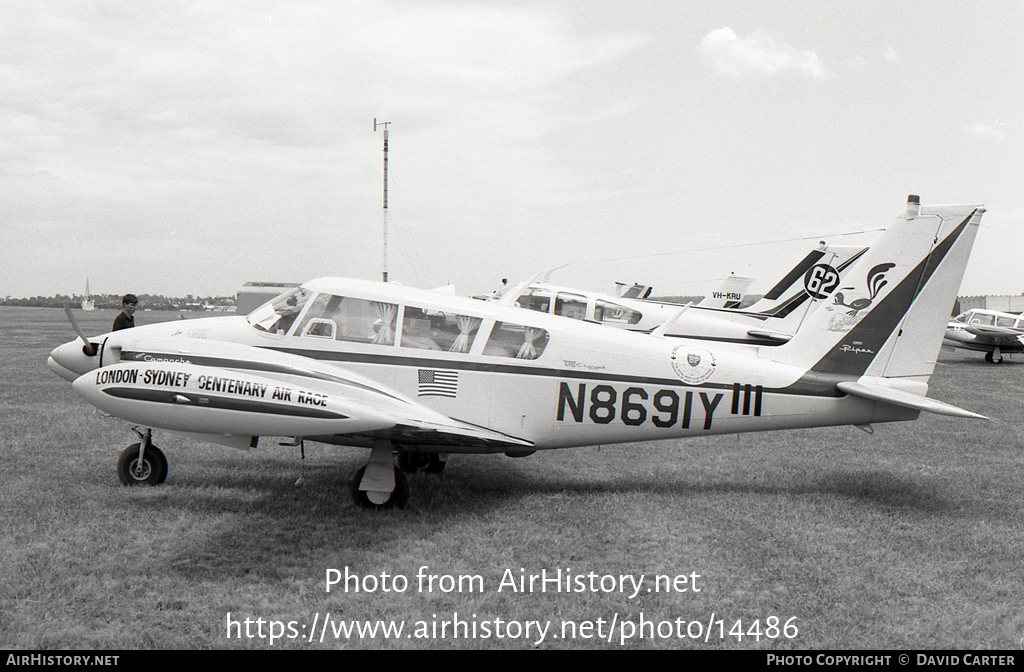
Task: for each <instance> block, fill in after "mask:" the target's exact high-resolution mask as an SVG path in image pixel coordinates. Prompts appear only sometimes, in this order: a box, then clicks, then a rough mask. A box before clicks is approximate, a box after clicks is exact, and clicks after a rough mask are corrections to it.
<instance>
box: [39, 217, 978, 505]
mask: <svg viewBox="0 0 1024 672" xmlns="http://www.w3.org/2000/svg"><path fill="white" fill-rule="evenodd" d="M983 212H984V210H983V208H981V207H980V206H976V205H957V206H934V207H925V208H921V207H920V206H919V204H918V203H917V199H916V197H913V198H912V201H911V202H910V203H909V204H908V208H907V212H906V214H905V215H903V216H901V217H899V218H897V220H896V223H895V224H894V225H893V226H892V227H891V228H890V229H889V230H888V231H887V232H886V233H885V234H883V238H882V240H880V241H879V242H878V244H876V245H874V246H872V247H871V249H870V250H869V251H868V252H867V253H866V254H865V255H864V257H863V258H862V259H861V264H860V268H861V269H862V270H861V271H859V272H857V273H856V274H851V275H850V276H848V277H847V279H845V280H844V283H845V284H846V285H849V287H848V288H847V289H846V291H845V296H846V301H844V303H846V304H848V305H839V304H835V303H833V304H831V305H827V306H824V307H822V308H820V309H818V310H817V311H815V312H814V313H813V314H812V315H811V316H809V317H808V318H807V320H806V321H805V323H804V324H803V325H802V326H801V328H800V330H799V331H798V332H797V333H796V335H795V336H794V337H793V338H792V339H791V340H789V341H788V342H787V343H784V344H782V345H778V346H775V347H760V346H753V345H747V344H739V343H725V342H709V341H696V340H690V339H685V338H668V337H665V335H664V333H659V332H658V330H657V329H655V330H654V331H653V332H652V333H650V334H646V333H635V332H630V331H625V330H620V329H609V328H607V327H605V326H602V325H597V324H588V323H586V322H580V321H576V320H567V319H565V318H563V317H558V316H555V315H546V314H542V313H537V312H535V311H531V310H524V309H522V308H516V307H513V306H505V305H501V304H497V303H490V302H485V301H479V300H475V299H471V298H463V297H456V296H446V295H440V294H437V293H434V292H430V291H425V290H417V289H411V288H408V287H402V286H400V285H395V284H385V283H378V282H368V281H362V280H345V279H338V278H324V279H320V280H314V281H311V282H308V283H306V284H304V285H302V286H300V287H299V288H298V289H296V290H295V291H294V292H292V293H290V294H285V295H282V296H280V297H278V298H277V299H275V300H273V301H271V302H269V303H266V304H264V305H263V306H262V307H260V308H258V309H256V310H255V311H254V312H252V313H251V314H249V315H248V316H247V317H219V318H207V319H198V320H191V321H188V322H184V323H183V322H166V323H162V324H153V325H148V326H144V327H136V328H134V329H128V330H123V331H118V332H113V333H110V334H106V335H103V336H99V337H94V338H91V339H87V338H86V337H85V336H84V335H82V334H81V333H80V336H81V338H82V340H83V341H85V342H86V344H85V346H84V347H83V344H82V343H80V342H78V341H72V342H70V343H66V344H64V345H62V346H60V347H58V348H56V349H55V350H54V351H53V352H52V353H51V357H50V359H49V361H48V362H47V364H48V366H49V367H50V368H51V369H52V370H53V371H55V372H56V373H57V374H59V375H61V376H62V377H64V378H66V379H67V380H69V381H73V387H74V390H75V392H77V393H78V394H79V395H80V396H82V398H84V399H85V400H86V401H88V402H89V403H91V404H92V405H94V406H96V407H97V408H99V409H101V410H103V411H105V412H106V413H109V414H111V415H113V416H116V417H119V418H122V419H124V420H127V421H128V422H129V423H132V424H133V425H135V426H136V427H135V432H136V433H137V434H138V435H139V436H140V437H141V439H142V440H141V442H140V443H138V444H135V445H133V446H130V447H129V448H128V449H127V450H125V451H124V453H123V454H122V455H121V459H120V460H119V463H118V471H119V475H120V477H121V480H122V481H123V482H124V483H126V484H137V483H146V484H156V483H160V482H161V481H163V480H164V478H165V476H166V475H167V462H166V459H165V458H164V456H163V454H162V453H161V452H160V451H159V450H158V449H157V448H156V447H155V446H154V445H153V443H152V430H153V429H163V430H168V431H171V432H177V433H182V434H186V435H189V436H193V437H197V438H200V439H203V440H206V441H210V442H213V443H220V444H225V445H229V446H235V447H239V448H250V447H256V446H257V443H258V441H259V439H260V437H268V436H277V437H289V438H292V439H294V443H295V444H301V441H303V440H305V441H320V442H325V443H330V444H336V445H345V446H357V447H362V448H368V449H369V450H370V455H369V459H368V462H367V464H366V466H365V467H363V468H361V469H360V470H359V471H357V472H356V474H355V476H354V477H353V480H352V490H353V496H354V497H355V499H356V501H358V502H359V503H361V504H362V505H364V506H367V507H389V506H394V505H398V506H403V505H404V504H405V503H406V501H407V500H408V497H409V487H408V482H407V480H406V477H405V475H404V474H403V469H404V470H415V469H427V470H433V471H438V470H440V469H441V468H442V467H443V466H444V464H445V460H446V459H447V456H448V455H449V454H452V453H505V454H507V455H510V456H522V455H526V454H529V453H531V452H534V451H537V450H546V449H553V448H568V447H571V446H585V445H593V444H608V443H617V442H636V441H649V440H654V439H670V438H681V437H688V436H694V435H708V434H733V433H738V432H755V431H763V430H775V429H788V428H796V427H819V426H829V425H857V426H860V427H863V428H867V427H869V426H870V425H871V424H872V423H877V422H891V421H897V420H912V419H915V418H917V416H918V414H919V412H920V411H922V410H924V411H930V412H933V413H939V414H944V415H953V416H959V417H976V418H981V417H983V416H980V415H977V414H975V413H972V412H970V411H966V410H962V409H959V408H957V407H955V406H951V405H949V404H945V403H943V402H940V401H936V400H933V399H929V398H928V397H927V396H926V393H927V390H928V378H929V376H930V374H931V373H932V369H933V368H934V365H935V358H936V355H937V353H938V350H939V347H940V345H941V342H942V334H943V331H944V329H945V325H946V320H947V315H948V313H949V306H951V305H952V304H953V301H954V299H955V297H956V292H957V289H958V287H959V285H960V280H961V277H962V275H963V271H964V267H965V266H966V264H967V259H968V256H969V253H970V249H971V246H972V244H973V241H974V237H975V234H976V233H977V229H978V223H979V221H980V219H981V216H982V213H983ZM849 305H854V306H856V307H855V308H850V307H849ZM69 314H70V311H69ZM76 328H77V327H76ZM79 332H80V330H79ZM396 456H397V463H398V465H397V466H396V465H395V460H396Z"/></svg>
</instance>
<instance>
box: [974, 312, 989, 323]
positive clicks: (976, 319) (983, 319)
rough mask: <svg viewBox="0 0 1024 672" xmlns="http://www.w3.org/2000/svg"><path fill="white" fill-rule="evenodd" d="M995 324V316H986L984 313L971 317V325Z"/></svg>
mask: <svg viewBox="0 0 1024 672" xmlns="http://www.w3.org/2000/svg"><path fill="white" fill-rule="evenodd" d="M993 322H994V316H993V315H986V314H984V313H974V314H973V315H971V324H983V325H984V324H992V323H993Z"/></svg>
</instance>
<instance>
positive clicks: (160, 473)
mask: <svg viewBox="0 0 1024 672" xmlns="http://www.w3.org/2000/svg"><path fill="white" fill-rule="evenodd" d="M139 446H140V444H138V443H133V444H132V445H130V446H128V447H127V448H125V449H124V452H123V453H121V456H120V457H119V458H117V476H118V478H120V479H121V483H123V484H124V485H160V484H161V483H163V482H164V479H165V478H167V458H166V457H164V454H163V453H162V452H161V451H160V449H159V448H157V447H156V446H154V445H152V444H151V445H149V446H146V450H145V451H144V452H143V453H142V459H141V460H140V459H139Z"/></svg>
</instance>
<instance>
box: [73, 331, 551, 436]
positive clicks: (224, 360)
mask: <svg viewBox="0 0 1024 672" xmlns="http://www.w3.org/2000/svg"><path fill="white" fill-rule="evenodd" d="M120 355H121V357H120V362H119V363H117V364H114V365H111V366H104V367H102V368H100V369H97V370H95V371H90V372H89V373H87V374H85V375H83V376H80V377H79V378H78V379H77V380H75V382H74V384H73V388H74V390H75V392H77V393H78V394H79V395H80V396H82V397H83V398H84V399H85V400H86V401H88V402H89V403H90V404H92V405H93V406H96V407H97V408H99V409H100V410H103V411H105V412H106V413H109V414H111V415H114V416H117V417H119V418H122V419H124V420H128V421H129V422H133V423H138V424H140V425H144V426H147V427H153V428H160V429H165V430H169V431H174V432H181V433H185V434H190V435H198V436H202V437H213V438H207V440H211V441H214V442H215V443H227V444H228V445H236V444H238V445H241V444H245V443H247V439H249V438H251V437H258V436H295V437H310V438H316V439H318V440H327V441H330V442H333V443H353V444H356V445H362V444H363V443H370V442H372V440H374V439H380V438H387V439H392V440H395V441H400V442H409V443H422V444H430V445H438V446H462V447H463V448H464V449H465V448H469V447H476V448H478V449H480V450H481V451H482V452H490V451H497V450H501V449H503V448H508V447H516V448H524V447H531V446H532V445H533V444H532V442H530V441H528V440H526V439H522V438H519V437H515V436H510V435H507V434H504V433H501V432H496V431H494V430H491V429H489V428H487V427H481V426H478V425H474V424H470V423H467V422H463V421H460V420H457V419H454V418H451V417H449V416H447V415H445V414H443V413H439V412H437V411H435V410H433V409H431V408H429V407H427V406H424V405H423V404H421V403H419V402H417V401H415V400H413V399H410V398H409V397H407V396H405V395H403V394H401V393H399V392H397V391H395V390H392V389H390V388H387V387H386V386H383V385H381V384H380V383H378V382H376V381H374V380H373V379H371V378H369V377H367V376H363V375H360V374H357V373H355V372H352V371H349V370H347V369H344V368H342V367H338V366H336V365H334V364H331V363H327V362H321V361H319V360H313V359H310V358H307V357H302V356H299V355H293V354H288V353H281V352H277V351H273V350H268V349H265V348H257V347H252V346H246V345H238V344H233V343H223V342H218V341H204V340H192V339H178V338H174V339H165V338H160V339H157V338H149V339H138V340H135V341H129V342H126V343H125V345H124V347H123V348H122V351H121V353H120ZM217 437H231V438H230V439H227V440H223V439H222V440H217Z"/></svg>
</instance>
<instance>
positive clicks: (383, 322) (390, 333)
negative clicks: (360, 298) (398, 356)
mask: <svg viewBox="0 0 1024 672" xmlns="http://www.w3.org/2000/svg"><path fill="white" fill-rule="evenodd" d="M373 309H374V310H375V311H376V312H377V317H378V318H379V319H380V329H379V330H378V331H377V335H376V336H374V337H373V342H374V343H376V344H377V345H394V344H395V317H397V316H398V306H397V305H395V304H393V303H380V302H378V301H375V302H374V304H373Z"/></svg>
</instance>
